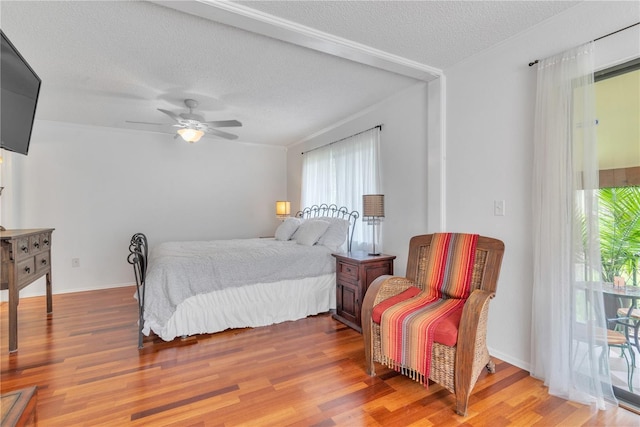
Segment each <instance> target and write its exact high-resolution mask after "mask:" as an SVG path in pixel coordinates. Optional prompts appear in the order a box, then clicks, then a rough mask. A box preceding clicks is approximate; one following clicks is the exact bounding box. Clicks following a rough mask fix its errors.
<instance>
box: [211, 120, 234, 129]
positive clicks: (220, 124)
mask: <svg viewBox="0 0 640 427" xmlns="http://www.w3.org/2000/svg"><path fill="white" fill-rule="evenodd" d="M204 123H205V124H208V125H210V126H213V127H216V128H230V127H238V126H242V123H240V122H239V121H237V120H218V121H212V122H204Z"/></svg>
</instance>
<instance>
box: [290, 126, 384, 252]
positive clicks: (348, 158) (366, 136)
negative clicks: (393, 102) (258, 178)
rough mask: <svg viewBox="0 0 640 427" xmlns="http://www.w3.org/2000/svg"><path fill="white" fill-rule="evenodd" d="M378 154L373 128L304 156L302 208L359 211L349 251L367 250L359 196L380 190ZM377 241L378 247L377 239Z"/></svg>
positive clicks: (377, 138) (376, 131) (367, 235)
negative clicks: (325, 205) (327, 206)
mask: <svg viewBox="0 0 640 427" xmlns="http://www.w3.org/2000/svg"><path fill="white" fill-rule="evenodd" d="M379 153H380V129H379V128H377V127H376V128H373V129H370V130H367V131H364V132H361V133H359V134H357V135H354V136H351V137H349V138H346V139H344V140H341V141H339V142H335V143H333V144H329V145H326V146H324V147H320V148H317V149H315V150H311V151H308V152H306V153H304V158H303V162H302V194H301V204H302V207H306V206H312V205H319V204H321V203H328V204H331V203H334V204H336V205H337V206H338V207H341V206H346V207H347V208H348V209H349V210H357V211H359V212H360V218H359V219H358V221H357V222H358V223H357V224H356V227H355V232H354V236H353V246H352V250H365V249H369V244H370V240H371V234H370V230H369V229H368V228H366V227H364V226H363V225H362V196H363V195H364V194H377V193H379V192H380V191H381V188H380V167H379ZM377 242H379V243H380V247H382V242H381V241H380V239H378V240H377Z"/></svg>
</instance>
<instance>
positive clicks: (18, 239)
mask: <svg viewBox="0 0 640 427" xmlns="http://www.w3.org/2000/svg"><path fill="white" fill-rule="evenodd" d="M53 230H54V229H53V228H31V229H24V230H4V231H0V244H1V245H2V270H1V279H0V289H8V290H9V352H10V353H12V352H14V351H17V350H18V302H19V300H20V290H21V289H23V288H25V287H27V286H29V285H30V284H31V283H33V282H34V281H35V280H36V279H39V278H40V277H42V276H44V275H46V276H47V278H46V280H47V282H46V285H47V313H51V312H52V311H53V301H52V297H51V234H52V232H53Z"/></svg>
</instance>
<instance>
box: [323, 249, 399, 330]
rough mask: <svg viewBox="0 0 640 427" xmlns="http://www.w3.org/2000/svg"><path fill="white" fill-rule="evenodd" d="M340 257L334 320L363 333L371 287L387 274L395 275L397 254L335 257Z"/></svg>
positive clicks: (357, 254) (354, 253)
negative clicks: (362, 311)
mask: <svg viewBox="0 0 640 427" xmlns="http://www.w3.org/2000/svg"><path fill="white" fill-rule="evenodd" d="M333 256H334V257H335V258H336V313H335V314H334V315H333V318H334V319H336V320H338V321H340V322H342V323H344V324H345V325H347V326H350V327H352V328H353V329H355V330H356V331H358V332H362V324H361V320H360V309H361V306H362V300H363V299H364V294H365V293H366V292H367V289H369V285H370V284H371V282H373V281H374V280H375V279H376V278H377V277H379V276H382V275H383V274H393V260H394V259H395V258H396V257H395V256H393V255H384V254H381V255H375V256H374V255H368V254H367V253H366V252H349V253H341V254H333Z"/></svg>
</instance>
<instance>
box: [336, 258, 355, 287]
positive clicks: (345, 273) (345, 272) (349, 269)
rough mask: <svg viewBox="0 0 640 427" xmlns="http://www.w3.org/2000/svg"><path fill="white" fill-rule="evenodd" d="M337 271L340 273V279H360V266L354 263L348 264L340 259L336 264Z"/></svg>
mask: <svg viewBox="0 0 640 427" xmlns="http://www.w3.org/2000/svg"><path fill="white" fill-rule="evenodd" d="M336 273H337V274H338V279H345V280H351V281H354V282H356V281H358V266H357V265H353V264H348V263H346V262H344V261H338V262H337V264H336Z"/></svg>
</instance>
